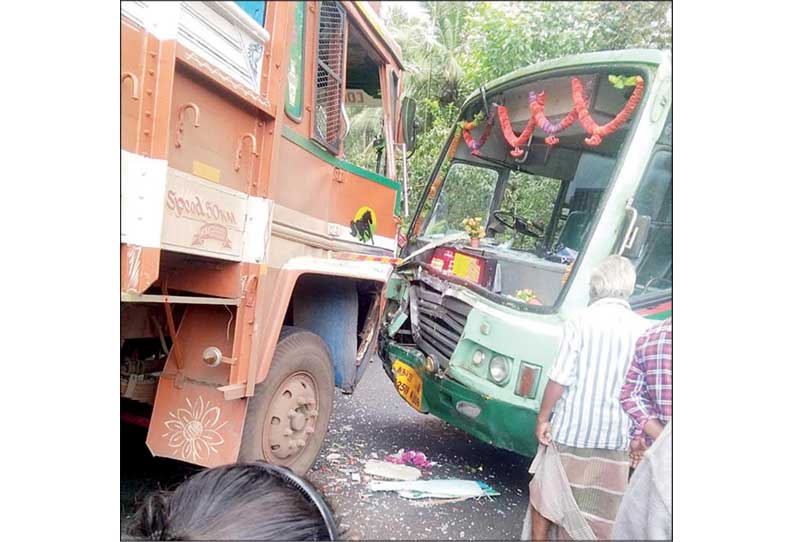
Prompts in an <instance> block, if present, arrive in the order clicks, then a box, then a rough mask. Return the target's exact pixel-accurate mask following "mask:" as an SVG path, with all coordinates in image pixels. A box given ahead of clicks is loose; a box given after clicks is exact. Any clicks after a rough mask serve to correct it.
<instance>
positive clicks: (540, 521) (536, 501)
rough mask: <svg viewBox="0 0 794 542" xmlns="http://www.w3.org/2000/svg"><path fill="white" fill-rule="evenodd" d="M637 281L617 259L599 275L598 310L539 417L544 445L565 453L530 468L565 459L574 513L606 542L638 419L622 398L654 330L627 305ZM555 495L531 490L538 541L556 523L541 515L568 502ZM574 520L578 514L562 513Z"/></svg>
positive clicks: (567, 334) (560, 365)
mask: <svg viewBox="0 0 794 542" xmlns="http://www.w3.org/2000/svg"><path fill="white" fill-rule="evenodd" d="M635 280H636V275H635V271H634V267H633V266H632V264H631V262H630V261H629V260H628V259H626V258H623V257H620V256H609V257H608V258H607V259H606V260H605V261H604V262H603V263H602V264H601V265H599V266H598V267H596V268H595V269H594V270H593V273H592V276H591V279H590V305H589V306H588V307H587V308H585V309H583V310H581V311H580V312H578V313H577V314H575V315H573V316H572V317H571V318H570V320H569V321H568V322H567V323H566V325H565V329H564V333H563V338H562V343H561V345H560V351H559V353H558V355H557V360H556V362H555V364H554V366H553V368H552V369H551V372H550V374H549V381H548V383H547V385H546V390H545V392H544V395H543V400H542V402H541V407H540V412H539V413H538V420H537V427H536V436H537V438H538V441H539V442H540V443H541V444H544V445H546V446H553V447H554V449H555V452H557V453H554V454H541V453H539V454H538V457H537V458H536V460H535V461H533V465H532V467H531V468H530V472H532V473H535V472H544V471H545V472H548V471H549V470H550V469H548V468H545V469H544V467H547V465H543V464H540V465H539V464H538V463H542V462H543V460H544V459H543V457H551V458H559V459H558V461H559V463H560V464H561V468H562V470H563V471H564V472H565V475H566V478H567V480H568V484H569V486H570V487H569V488H564V490H565V491H567V490H570V492H571V493H572V497H573V500H575V502H576V507H575V510H574V511H573V512H572V513H573V514H575V515H576V516H577V518H575V519H577V520H579V519H581V518H579V516H580V515H581V516H582V517H583V519H584V520H586V524H587V525H589V527H590V529H592V534H593V535H594V536H595V537H596V538H599V539H608V538H609V537H610V534H611V531H612V524H613V522H614V519H615V516H616V514H617V510H618V506H619V505H620V499H621V497H622V495H623V492H624V491H625V488H626V483H627V482H628V475H629V455H628V448H629V442H630V429H631V419H630V418H629V416H628V415H627V414H626V412H625V411H624V410H623V408H622V407H621V403H620V391H621V388H622V386H623V382H624V378H625V375H626V372H627V371H628V369H629V365H630V363H631V360H632V356H633V355H634V346H635V344H636V342H637V338H638V337H639V336H640V335H641V334H642V333H643V331H645V329H646V328H647V327H648V326H649V325H650V322H648V321H647V320H645V319H643V318H642V317H640V316H638V315H636V314H635V313H634V312H633V311H632V310H631V308H630V307H629V304H628V302H627V299H628V298H629V296H630V295H631V294H632V293H633V292H634V283H635ZM552 410H553V411H554V417H553V418H550V417H551V413H552ZM533 469H534V470H533ZM555 487H558V486H555V485H553V484H549V483H546V484H544V483H543V481H542V480H541V479H539V476H536V477H535V478H533V480H532V483H531V484H530V505H531V507H532V509H531V514H532V539H533V540H546V539H547V536H548V529H549V527H550V524H551V522H550V520H549V519H547V517H544V516H543V515H542V514H541V513H540V512H538V510H547V511H548V510H550V509H551V508H553V507H554V506H553V504H554V503H555V502H561V500H560V499H559V498H558V497H559V496H558V495H549V491H562V489H559V488H558V489H554V488H555ZM544 493H545V494H544ZM568 500H569V502H572V501H571V499H568ZM566 513H567V514H570V513H571V511H570V510H568V512H560V514H563V515H564V514H566ZM550 515H554V516H556V517H560V515H559V514H557V513H554V514H550ZM574 523H577V524H579V523H581V521H577V522H574ZM566 524H572V523H570V522H566Z"/></svg>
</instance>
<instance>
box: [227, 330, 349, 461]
mask: <svg viewBox="0 0 794 542" xmlns="http://www.w3.org/2000/svg"><path fill="white" fill-rule="evenodd" d="M333 401H334V372H333V366H332V364H331V355H330V353H329V352H328V347H327V346H326V345H325V342H324V341H323V340H322V339H321V338H320V337H318V336H317V335H315V334H314V333H311V332H309V331H306V330H303V329H301V328H296V327H288V326H285V327H284V329H283V330H282V332H281V336H280V337H279V342H278V345H277V346H276V352H275V354H274V355H273V362H272V364H271V366H270V371H269V372H268V374H267V377H266V378H265V380H264V381H263V382H261V383H260V384H258V385H257V386H256V389H255V391H254V395H253V396H252V397H251V398H250V399H248V410H247V413H246V417H245V427H244V428H243V436H242V442H241V444H240V454H239V456H238V460H239V461H241V462H248V461H257V460H260V459H261V460H264V461H267V462H268V463H274V464H276V465H281V466H285V467H289V468H290V469H292V470H293V471H294V472H295V473H297V474H300V475H303V474H305V473H306V471H308V470H309V468H311V466H312V465H313V464H314V460H315V459H316V457H317V454H318V453H319V452H320V448H322V445H323V439H324V438H325V434H326V432H327V430H328V422H329V421H330V419H331V409H332V407H333Z"/></svg>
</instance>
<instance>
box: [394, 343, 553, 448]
mask: <svg viewBox="0 0 794 542" xmlns="http://www.w3.org/2000/svg"><path fill="white" fill-rule="evenodd" d="M379 353H380V357H381V361H382V363H383V368H384V370H385V371H386V374H387V375H389V378H390V379H391V381H392V382H394V380H395V376H394V373H393V371H392V364H393V363H394V362H395V361H397V360H399V361H402V362H403V363H406V364H407V365H409V366H410V367H411V368H413V369H414V370H415V371H416V372H417V373H418V374H419V375H420V376H421V379H422V399H421V402H422V408H421V412H423V413H425V414H432V415H434V416H436V417H438V418H441V419H442V420H444V421H445V422H447V423H449V424H451V425H453V426H455V427H457V428H458V429H461V430H462V431H465V432H467V433H469V434H471V435H473V436H475V437H477V438H478V439H480V440H482V441H484V442H487V443H489V444H492V445H494V446H498V447H499V448H505V449H507V450H511V451H513V452H516V453H519V454H521V455H524V456H527V457H533V456H534V455H535V453H536V451H537V448H538V443H537V440H536V439H535V425H536V421H537V415H538V413H537V411H535V410H532V409H529V408H521V407H517V406H516V405H514V404H509V403H506V402H503V401H499V400H497V399H494V398H491V397H489V396H487V395H483V394H481V393H479V392H477V391H474V390H472V389H471V388H468V387H466V386H464V385H463V384H461V383H459V382H457V381H455V380H452V379H451V378H449V376H438V375H437V374H436V373H429V372H427V371H426V370H425V368H424V356H423V355H422V354H421V352H419V351H418V350H415V349H413V348H410V347H406V346H401V345H398V344H397V343H395V342H393V341H391V340H389V339H388V338H384V337H383V335H381V337H380V345H379ZM462 411H463V412H467V413H468V415H467V414H464V413H463V412H462ZM475 414H476V415H475Z"/></svg>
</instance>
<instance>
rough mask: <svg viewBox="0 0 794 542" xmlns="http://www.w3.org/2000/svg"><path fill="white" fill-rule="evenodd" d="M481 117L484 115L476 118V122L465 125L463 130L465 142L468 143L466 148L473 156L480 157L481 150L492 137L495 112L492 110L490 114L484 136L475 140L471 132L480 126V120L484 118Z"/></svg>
mask: <svg viewBox="0 0 794 542" xmlns="http://www.w3.org/2000/svg"><path fill="white" fill-rule="evenodd" d="M479 115H482V113H478V116H477V117H475V118H474V120H472V121H471V122H464V123H463V129H462V133H463V140H464V141H465V142H466V146H467V147H468V148H469V150H470V151H471V154H472V156H479V155H480V149H481V148H482V146H483V145H485V142H486V141H487V140H488V137H489V136H490V135H491V129H492V128H493V121H494V110H493V108H492V109H491V111H490V113H488V119H487V120H486V123H485V128H483V131H482V134H480V137H479V138H478V139H476V140H475V139H474V138H473V137H472V136H471V130H472V129H473V128H476V127H477V126H478V125H479V124H480V119H481V118H482V117H481V116H479Z"/></svg>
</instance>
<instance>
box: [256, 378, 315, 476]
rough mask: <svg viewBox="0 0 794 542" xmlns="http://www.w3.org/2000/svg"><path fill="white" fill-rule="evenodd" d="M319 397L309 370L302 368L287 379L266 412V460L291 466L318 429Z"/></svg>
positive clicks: (263, 439) (264, 435)
mask: <svg viewBox="0 0 794 542" xmlns="http://www.w3.org/2000/svg"><path fill="white" fill-rule="evenodd" d="M318 400H319V397H318V395H317V384H316V383H315V381H314V378H313V377H312V375H310V374H309V373H307V372H305V371H300V372H296V373H292V374H291V375H289V376H288V377H287V378H286V379H284V381H283V382H282V383H281V385H280V386H279V387H278V390H276V394H275V395H274V396H273V400H272V401H270V405H268V408H267V412H266V415H265V427H264V431H263V432H262V451H263V452H264V456H265V459H267V460H268V461H270V462H271V463H275V464H278V465H289V464H291V463H293V462H294V461H295V460H296V459H297V458H298V456H300V454H301V453H302V452H303V450H304V449H305V448H306V446H307V444H308V443H309V442H310V441H311V439H312V436H313V435H314V431H315V429H316V425H317V415H318V406H319V404H318Z"/></svg>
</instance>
